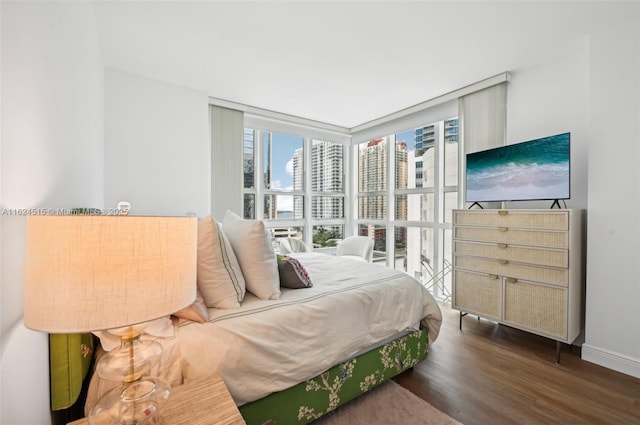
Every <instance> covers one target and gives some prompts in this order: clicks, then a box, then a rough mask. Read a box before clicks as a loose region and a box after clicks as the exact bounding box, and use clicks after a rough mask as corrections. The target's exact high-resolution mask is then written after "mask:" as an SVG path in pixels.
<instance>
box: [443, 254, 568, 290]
mask: <svg viewBox="0 0 640 425" xmlns="http://www.w3.org/2000/svg"><path fill="white" fill-rule="evenodd" d="M454 262H455V263H454V266H455V267H457V268H461V269H466V270H474V271H478V272H483V273H489V274H496V275H500V276H508V277H514V278H516V279H523V280H532V281H534V282H541V283H548V284H551V285H558V286H565V287H566V286H567V285H568V269H565V268H552V267H540V266H534V265H530V264H524V263H514V262H511V261H501V260H493V259H488V258H482V257H472V256H467V255H456V256H455V257H454Z"/></svg>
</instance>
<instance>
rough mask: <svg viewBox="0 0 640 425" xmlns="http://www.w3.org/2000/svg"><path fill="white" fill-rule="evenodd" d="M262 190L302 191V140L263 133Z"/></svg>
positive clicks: (295, 137)
mask: <svg viewBox="0 0 640 425" xmlns="http://www.w3.org/2000/svg"><path fill="white" fill-rule="evenodd" d="M262 144H263V153H264V188H265V189H272V190H303V188H304V181H303V177H304V167H303V163H304V162H303V158H304V155H303V138H302V137H298V136H290V135H287V134H279V133H263V134H262Z"/></svg>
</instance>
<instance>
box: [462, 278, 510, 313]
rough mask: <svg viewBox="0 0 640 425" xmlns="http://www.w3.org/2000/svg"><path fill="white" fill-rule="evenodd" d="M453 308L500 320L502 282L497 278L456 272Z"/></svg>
mask: <svg viewBox="0 0 640 425" xmlns="http://www.w3.org/2000/svg"><path fill="white" fill-rule="evenodd" d="M453 304H454V306H453V307H454V308H459V309H462V310H465V311H468V312H471V313H477V314H480V315H483V316H487V317H489V318H493V319H496V320H500V308H501V305H502V280H501V279H500V278H499V277H498V276H489V275H486V274H479V273H470V272H465V271H461V270H456V271H455V274H454V290H453Z"/></svg>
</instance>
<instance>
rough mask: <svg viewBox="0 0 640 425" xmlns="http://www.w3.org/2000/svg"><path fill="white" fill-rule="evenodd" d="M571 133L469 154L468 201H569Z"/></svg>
mask: <svg viewBox="0 0 640 425" xmlns="http://www.w3.org/2000/svg"><path fill="white" fill-rule="evenodd" d="M570 138H571V137H570V133H562V134H556V135H554V136H549V137H542V138H540V139H535V140H529V141H526V142H521V143H516V144H513V145H506V146H501V147H499V148H494V149H488V150H485V151H480V152H474V153H470V154H467V157H466V159H467V165H466V193H465V200H466V201H467V202H490V201H532V200H551V199H553V200H558V199H569V198H570V184H569V175H570V161H569V159H570V150H569V141H570Z"/></svg>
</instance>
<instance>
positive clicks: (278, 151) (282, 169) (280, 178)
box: [264, 129, 415, 211]
mask: <svg viewBox="0 0 640 425" xmlns="http://www.w3.org/2000/svg"><path fill="white" fill-rule="evenodd" d="M414 139H415V130H414V129H411V130H406V131H403V132H401V133H397V134H396V140H397V141H405V142H407V146H408V148H409V149H414V145H415V143H414ZM272 141H273V143H272V145H271V146H272V153H271V154H272V155H271V160H272V161H273V164H272V165H273V168H272V170H271V182H272V189H284V190H291V189H293V164H292V158H293V154H294V152H295V150H296V149H299V148H301V147H302V144H303V138H302V137H299V136H290V135H287V134H278V133H273V136H272ZM266 151H267V150H266V143H265V146H264V152H265V155H266ZM265 167H266V164H265ZM278 210H279V211H292V210H293V198H291V197H283V196H279V197H278Z"/></svg>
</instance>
